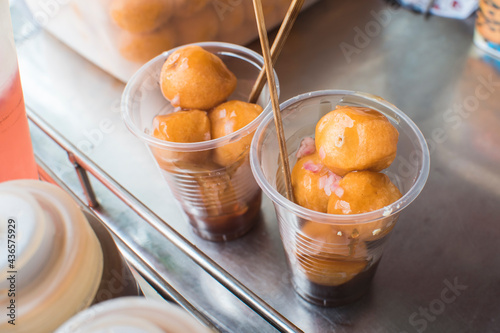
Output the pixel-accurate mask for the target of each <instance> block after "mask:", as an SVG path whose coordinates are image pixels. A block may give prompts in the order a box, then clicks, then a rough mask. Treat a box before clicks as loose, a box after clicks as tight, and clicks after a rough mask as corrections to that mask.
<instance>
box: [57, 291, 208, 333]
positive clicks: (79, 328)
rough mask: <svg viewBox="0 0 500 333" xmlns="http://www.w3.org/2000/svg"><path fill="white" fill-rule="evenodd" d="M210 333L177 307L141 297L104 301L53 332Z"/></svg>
mask: <svg viewBox="0 0 500 333" xmlns="http://www.w3.org/2000/svg"><path fill="white" fill-rule="evenodd" d="M186 332H189V333H210V332H212V331H211V330H210V329H208V328H206V327H204V326H202V325H201V324H199V323H198V322H197V321H196V320H195V319H194V318H193V317H191V316H190V315H189V314H188V313H187V312H185V311H184V310H182V309H181V308H180V307H178V306H175V305H172V304H169V303H166V302H160V301H154V300H150V299H146V298H144V297H122V298H118V299H113V300H110V301H106V302H103V303H100V304H97V305H94V306H92V307H91V308H89V309H87V310H85V311H83V312H81V313H79V314H78V315H76V316H74V317H73V318H71V319H70V320H69V321H67V322H66V323H65V324H64V325H63V326H61V327H59V329H57V330H56V331H55V333H186Z"/></svg>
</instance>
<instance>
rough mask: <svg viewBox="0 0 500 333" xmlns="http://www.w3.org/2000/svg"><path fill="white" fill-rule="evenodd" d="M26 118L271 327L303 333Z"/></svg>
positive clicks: (52, 133) (35, 119)
mask: <svg viewBox="0 0 500 333" xmlns="http://www.w3.org/2000/svg"><path fill="white" fill-rule="evenodd" d="M26 111H27V114H28V117H29V118H30V120H31V121H32V122H33V123H34V124H35V125H36V126H37V127H39V128H40V129H41V130H42V131H43V132H44V133H45V134H47V135H48V136H49V137H50V138H51V139H52V140H53V141H54V142H56V143H57V144H58V145H59V146H60V147H61V148H63V149H64V150H66V151H67V152H71V153H72V154H73V155H74V158H75V161H76V162H78V164H79V165H80V166H81V167H83V168H84V169H85V170H87V171H88V172H90V173H91V174H92V175H93V176H94V177H95V178H96V179H97V180H98V181H100V182H101V183H102V184H103V185H104V186H105V187H107V188H108V189H109V190H110V191H111V192H112V193H113V194H115V195H116V196H117V197H118V198H119V199H121V200H122V201H123V202H124V203H125V204H127V205H128V206H129V207H130V208H132V210H133V211H134V212H136V213H137V214H138V215H139V216H140V217H142V218H143V219H144V220H145V221H146V222H148V223H149V224H150V225H151V226H152V227H153V228H155V229H156V230H157V231H158V232H160V233H161V234H162V235H163V236H164V237H165V238H167V239H168V240H169V241H170V242H171V243H173V244H174V245H175V246H176V247H177V248H178V249H180V250H181V251H182V252H183V253H185V254H186V255H187V256H189V257H190V258H191V259H192V260H193V261H194V262H195V263H197V264H198V265H199V266H200V267H201V268H203V269H204V270H205V271H206V272H207V273H209V274H210V275H211V276H212V277H213V278H215V279H216V280H217V281H218V282H219V283H220V284H222V285H223V286H224V287H225V288H226V289H228V290H229V291H230V292H232V293H233V294H234V295H235V296H236V297H238V298H239V299H240V300H241V301H242V302H244V303H245V304H246V305H247V306H249V307H250V308H251V309H253V310H254V311H255V312H256V313H258V314H259V315H260V316H261V317H262V318H264V319H265V320H266V321H268V322H269V323H270V324H271V325H272V326H274V327H275V328H276V329H278V330H279V331H280V332H287V333H288V332H302V330H300V329H299V328H298V327H296V326H295V325H294V324H293V323H292V322H290V321H289V320H288V319H287V318H285V317H284V316H283V315H281V314H280V313H279V312H277V311H276V310H275V309H274V308H272V307H271V306H270V305H269V304H267V303H266V302H264V301H263V300H262V299H261V298H260V297H258V296H257V295H256V294H254V293H253V292H252V291H251V290H250V289H248V288H247V287H245V286H244V285H243V284H242V283H240V282H239V281H238V280H237V279H236V278H234V277H233V276H232V275H231V274H229V273H228V272H227V271H225V270H224V269H223V268H222V267H221V266H219V265H218V264H217V263H216V262H215V261H213V260H212V259H211V258H209V257H208V256H207V255H205V254H204V253H203V252H202V251H200V250H199V249H198V248H197V247H196V246H194V245H193V244H191V243H190V242H189V241H188V240H187V239H186V238H184V237H183V236H182V235H181V234H179V233H178V232H177V231H176V230H175V229H173V228H172V227H171V226H170V225H168V224H166V223H165V222H164V221H163V220H162V219H161V218H160V217H158V216H157V215H156V214H155V213H154V212H153V211H151V210H150V209H149V208H147V207H146V206H145V205H144V204H143V203H142V202H141V201H139V200H138V199H137V198H136V197H134V196H133V195H132V194H130V193H129V192H128V191H127V190H126V189H125V188H123V187H122V186H121V185H120V184H119V183H118V182H116V181H115V180H114V179H113V178H112V177H111V176H109V175H108V174H107V173H106V172H104V171H103V170H102V169H101V168H100V167H99V166H97V165H96V164H95V163H94V162H92V161H91V160H90V159H89V158H87V157H86V156H85V155H84V154H82V153H81V152H79V151H78V149H77V148H76V147H75V146H73V144H71V143H70V142H68V141H67V140H66V139H65V138H64V137H63V136H62V135H61V134H60V133H59V132H57V131H56V130H55V129H53V128H52V127H51V126H50V125H49V124H47V123H46V122H45V121H44V120H43V119H41V118H40V117H39V116H38V115H37V114H36V113H35V112H33V111H32V110H31V109H29V108H27V110H26Z"/></svg>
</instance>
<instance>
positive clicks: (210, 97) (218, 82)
mask: <svg viewBox="0 0 500 333" xmlns="http://www.w3.org/2000/svg"><path fill="white" fill-rule="evenodd" d="M160 84H161V90H162V93H163V95H164V96H165V97H166V98H167V99H168V100H170V103H172V105H173V106H174V107H181V108H183V109H200V110H209V109H211V108H213V107H215V106H217V105H219V104H220V103H222V102H223V101H225V100H226V99H227V98H228V97H229V96H230V95H231V94H232V92H233V91H234V89H236V76H235V75H234V74H233V73H232V72H231V71H230V70H229V69H228V68H227V67H226V65H225V64H224V62H222V60H221V59H220V58H219V57H217V56H216V55H214V54H212V53H210V52H208V51H206V50H204V49H203V48H201V47H199V46H195V45H192V46H186V47H183V48H181V49H179V50H177V51H175V52H174V53H172V54H171V55H170V56H169V57H168V59H167V61H166V62H165V64H164V65H163V67H162V70H161V77H160Z"/></svg>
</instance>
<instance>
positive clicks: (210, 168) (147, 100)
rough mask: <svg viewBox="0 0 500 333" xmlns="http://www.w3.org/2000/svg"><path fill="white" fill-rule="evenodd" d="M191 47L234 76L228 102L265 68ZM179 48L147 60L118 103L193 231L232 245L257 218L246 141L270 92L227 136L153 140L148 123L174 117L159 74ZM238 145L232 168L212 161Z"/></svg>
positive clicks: (237, 55)
mask: <svg viewBox="0 0 500 333" xmlns="http://www.w3.org/2000/svg"><path fill="white" fill-rule="evenodd" d="M190 45H199V46H201V47H202V48H204V49H205V50H207V51H209V52H212V53H214V54H216V55H217V56H218V57H220V58H221V59H222V61H223V62H224V63H225V64H226V66H227V67H228V68H229V70H231V71H232V72H233V73H234V74H235V76H236V78H237V79H238V85H237V87H236V90H235V92H234V93H233V94H232V95H231V96H230V97H229V98H228V100H241V101H246V100H247V99H248V96H249V95H250V91H251V89H252V86H253V84H254V82H255V80H256V78H257V76H258V74H259V72H260V70H261V68H262V67H263V65H264V60H263V58H262V57H261V56H260V55H259V54H257V53H256V52H254V51H252V50H250V49H247V48H245V47H242V46H239V45H233V44H228V43H222V42H206V43H196V44H190ZM179 48H180V47H179ZM179 48H175V49H172V50H170V51H168V52H165V53H163V54H161V55H159V56H158V57H156V58H154V59H152V60H151V61H149V62H148V63H147V64H145V65H144V66H143V67H142V68H141V69H140V70H139V71H138V72H137V73H136V74H135V75H134V76H133V77H132V78H131V79H130V81H129V82H128V84H127V86H126V88H125V91H124V93H123V98H122V113H123V118H124V120H125V123H126V125H127V127H128V128H129V129H130V131H131V132H132V133H133V134H135V135H136V136H137V137H139V138H140V139H141V140H142V141H143V142H145V143H146V144H147V146H148V147H149V149H150V151H151V153H152V155H153V156H154V158H155V160H156V162H157V164H158V166H159V168H160V170H161V172H162V174H163V176H164V178H165V179H166V181H167V183H168V185H169V187H170V189H171V191H172V193H173V195H174V197H175V199H176V200H177V202H179V204H180V205H181V207H182V208H183V210H184V212H185V213H186V215H187V216H188V219H189V222H190V224H191V226H192V229H193V231H194V232H195V233H196V234H197V235H199V236H200V237H202V238H204V239H207V240H211V241H226V240H231V239H234V238H237V237H239V236H242V235H243V234H245V233H246V232H248V231H249V230H250V229H251V228H252V227H253V226H254V225H255V224H256V222H257V221H258V219H259V216H260V214H259V212H260V203H261V190H260V188H259V186H258V185H257V183H256V182H255V180H254V178H253V175H252V172H251V169H250V163H249V154H248V152H249V149H250V142H251V140H250V139H251V136H252V135H253V133H254V132H255V130H256V129H257V126H258V125H259V124H260V122H261V121H262V119H264V117H265V115H266V113H267V112H269V110H270V109H269V108H266V106H267V105H270V98H269V90H268V88H267V87H264V89H263V92H262V94H261V96H260V98H259V100H258V102H257V103H258V104H259V105H261V106H262V107H263V108H264V109H266V110H267V111H264V112H262V113H261V114H260V115H259V116H258V117H257V118H256V119H255V120H254V121H252V122H251V123H250V124H248V125H247V126H245V127H243V128H241V129H240V130H238V131H236V132H234V133H232V134H230V135H227V136H225V137H222V138H219V139H215V140H209V141H203V142H196V143H177V142H168V141H163V140H160V139H157V138H155V137H153V135H152V132H153V119H154V118H155V116H157V115H164V114H168V113H171V112H174V108H173V107H172V106H171V105H170V103H169V102H168V101H167V100H166V99H165V98H164V97H163V95H162V93H161V89H160V85H159V83H158V82H159V79H160V72H161V68H162V66H163V64H164V62H165V60H166V59H167V58H168V57H169V55H170V54H172V53H173V52H175V51H176V50H178V49H179ZM278 90H279V89H278ZM242 140H246V141H247V142H248V147H247V148H246V150H244V151H243V152H242V154H241V155H239V157H238V158H237V160H236V161H235V162H234V163H233V164H232V165H228V166H225V167H221V166H219V165H218V164H217V163H215V162H214V161H213V160H212V154H213V152H214V150H215V149H216V148H218V147H223V146H229V145H238V144H239V143H241V142H244V141H242Z"/></svg>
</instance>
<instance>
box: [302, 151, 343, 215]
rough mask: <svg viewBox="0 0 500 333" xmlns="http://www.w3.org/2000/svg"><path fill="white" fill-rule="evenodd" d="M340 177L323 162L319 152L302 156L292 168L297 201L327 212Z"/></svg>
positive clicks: (305, 205)
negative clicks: (332, 189) (333, 189)
mask: <svg viewBox="0 0 500 333" xmlns="http://www.w3.org/2000/svg"><path fill="white" fill-rule="evenodd" d="M339 181H340V177H338V176H336V175H334V174H333V173H332V172H331V171H330V170H328V169H327V168H326V167H325V166H324V165H323V164H322V163H321V160H320V158H319V156H318V154H317V153H314V154H311V155H307V156H304V157H302V158H301V159H299V160H298V161H297V163H296V164H295V166H294V167H293V170H292V186H293V194H294V196H295V202H296V203H297V204H299V205H301V206H302V207H305V208H308V209H312V210H315V211H317V212H321V213H326V212H327V208H328V199H329V198H330V195H331V193H332V192H331V188H332V185H334V184H335V182H337V183H338V182H339Z"/></svg>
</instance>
